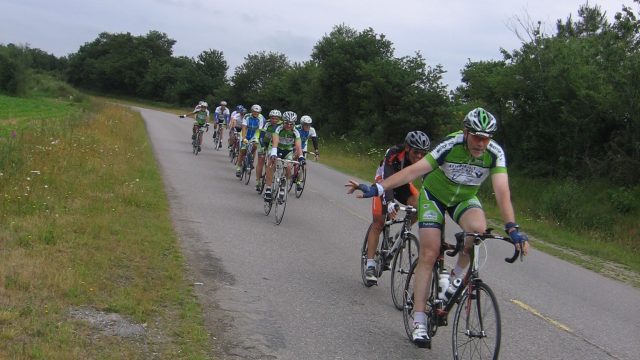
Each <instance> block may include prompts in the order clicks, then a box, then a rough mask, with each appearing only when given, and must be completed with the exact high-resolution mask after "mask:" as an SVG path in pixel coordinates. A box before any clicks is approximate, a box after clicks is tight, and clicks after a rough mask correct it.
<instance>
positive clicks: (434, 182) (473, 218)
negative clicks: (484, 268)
mask: <svg viewBox="0 0 640 360" xmlns="http://www.w3.org/2000/svg"><path fill="white" fill-rule="evenodd" d="M463 124H464V129H463V130H462V131H458V132H455V133H452V134H450V135H449V136H447V138H446V139H445V140H444V141H443V142H442V143H441V144H439V145H438V146H437V147H436V148H435V149H433V150H432V151H431V152H430V153H429V154H427V156H426V157H425V158H424V159H425V160H424V161H422V160H421V161H418V162H417V163H415V164H413V165H411V166H409V167H407V168H405V169H403V170H401V171H400V172H398V173H396V174H395V175H393V176H391V177H390V178H387V179H385V180H383V181H382V182H380V183H375V184H372V185H371V186H366V185H362V184H358V183H357V182H355V181H353V180H350V181H349V183H348V184H346V186H347V187H348V188H349V189H348V193H352V192H353V191H354V190H356V189H360V190H362V191H363V194H362V195H359V197H372V196H378V195H380V194H383V193H384V192H385V189H392V188H396V187H397V186H399V185H402V184H406V183H408V182H410V181H411V180H413V179H415V178H417V177H418V176H420V175H423V174H426V176H425V178H424V180H423V188H422V189H421V192H420V198H419V201H418V203H419V206H418V222H419V231H420V254H419V257H418V265H417V268H416V269H415V275H416V282H415V288H414V300H415V301H414V303H415V305H414V306H415V307H414V311H415V312H414V324H413V325H414V329H413V333H412V338H413V341H414V343H415V344H416V345H418V346H428V345H429V343H430V341H431V339H430V338H429V334H428V330H427V329H428V327H427V324H426V314H425V311H426V305H425V304H426V299H427V297H428V295H429V294H428V293H427V292H428V291H429V287H428V283H429V280H428V279H431V271H432V268H433V264H434V262H435V260H436V257H437V256H438V254H439V251H440V234H441V232H442V230H443V225H444V216H445V212H447V213H448V214H449V215H450V216H451V218H452V219H453V220H454V221H455V222H456V223H458V225H460V227H461V228H462V229H463V231H471V232H480V233H482V232H484V231H485V230H486V228H487V220H486V217H485V213H484V211H483V210H482V205H481V204H480V201H478V198H477V197H476V194H477V192H478V189H479V188H480V185H481V184H482V182H483V181H484V180H486V178H487V177H489V176H491V183H492V185H493V192H494V194H495V198H496V203H497V204H498V207H499V208H500V213H501V214H502V219H503V220H504V222H505V226H504V229H505V231H506V233H507V234H508V235H509V237H510V238H511V241H512V242H513V243H514V244H515V245H516V247H517V248H518V249H521V250H522V253H523V255H526V254H527V253H528V250H529V243H528V238H527V236H526V235H525V234H524V233H522V232H520V228H519V226H518V225H517V224H516V222H515V221H516V219H515V214H514V210H513V205H512V203H511V192H510V189H509V177H508V175H507V165H506V159H505V154H504V151H503V150H502V148H501V147H500V145H498V143H496V142H495V141H494V140H492V137H493V135H494V134H495V132H496V130H497V128H498V124H497V121H496V119H495V118H494V117H493V115H491V114H490V113H489V112H487V111H486V110H484V109H482V108H476V109H473V110H471V111H470V112H469V113H468V114H467V115H466V116H465V118H464V121H463ZM470 247H471V241H468V242H466V243H465V249H464V250H463V251H461V252H460V253H459V254H460V255H459V256H458V261H457V263H456V265H455V268H454V269H453V276H455V277H458V278H461V277H463V276H464V272H465V269H466V268H467V265H468V263H469V255H468V252H469V249H470Z"/></svg>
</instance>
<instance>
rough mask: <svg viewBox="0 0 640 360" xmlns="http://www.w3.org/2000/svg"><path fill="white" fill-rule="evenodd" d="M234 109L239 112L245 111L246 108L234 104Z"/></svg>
mask: <svg viewBox="0 0 640 360" xmlns="http://www.w3.org/2000/svg"><path fill="white" fill-rule="evenodd" d="M236 111H237V112H240V113H246V112H247V109H245V108H244V106H242V105H238V106H236Z"/></svg>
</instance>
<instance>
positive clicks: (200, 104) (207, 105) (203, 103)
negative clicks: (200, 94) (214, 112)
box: [198, 101, 209, 107]
mask: <svg viewBox="0 0 640 360" xmlns="http://www.w3.org/2000/svg"><path fill="white" fill-rule="evenodd" d="M198 106H199V107H209V104H207V102H206V101H200V102H199V103H198Z"/></svg>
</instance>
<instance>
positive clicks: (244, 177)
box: [240, 141, 255, 185]
mask: <svg viewBox="0 0 640 360" xmlns="http://www.w3.org/2000/svg"><path fill="white" fill-rule="evenodd" d="M254 146H255V145H254V143H253V141H249V142H248V143H247V152H246V153H245V155H244V161H243V162H242V169H240V181H244V184H245V185H248V184H249V181H250V180H251V171H252V170H253V147H254Z"/></svg>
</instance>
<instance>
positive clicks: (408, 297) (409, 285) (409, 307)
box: [402, 259, 440, 348]
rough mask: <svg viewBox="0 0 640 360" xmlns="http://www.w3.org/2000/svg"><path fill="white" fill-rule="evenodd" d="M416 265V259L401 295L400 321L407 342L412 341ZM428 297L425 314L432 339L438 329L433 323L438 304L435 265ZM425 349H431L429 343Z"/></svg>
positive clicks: (435, 322)
mask: <svg viewBox="0 0 640 360" xmlns="http://www.w3.org/2000/svg"><path fill="white" fill-rule="evenodd" d="M417 265H418V259H415V260H414V261H413V264H411V269H410V270H409V274H407V279H406V282H405V286H404V292H403V294H402V302H403V303H404V306H403V309H402V320H403V321H404V330H405V331H406V333H407V337H408V338H409V341H413V339H412V336H411V333H412V332H413V319H414V308H415V299H414V295H413V292H414V291H413V289H414V286H415V269H416V266H417ZM429 289H430V291H429V297H428V298H427V301H426V304H425V312H426V314H427V319H428V324H427V326H428V330H427V331H429V336H430V337H433V335H435V334H436V330H437V329H438V324H437V321H435V317H434V316H435V312H436V307H437V306H438V305H437V304H439V303H440V302H439V300H438V301H436V300H437V299H438V271H437V265H436V266H434V267H433V271H432V272H431V281H430V284H429ZM426 347H427V348H431V343H427V344H426Z"/></svg>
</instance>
